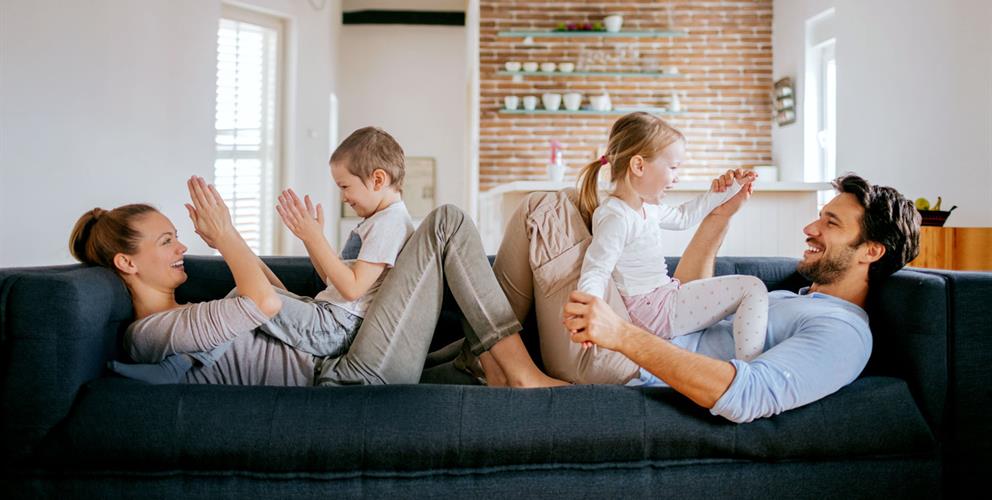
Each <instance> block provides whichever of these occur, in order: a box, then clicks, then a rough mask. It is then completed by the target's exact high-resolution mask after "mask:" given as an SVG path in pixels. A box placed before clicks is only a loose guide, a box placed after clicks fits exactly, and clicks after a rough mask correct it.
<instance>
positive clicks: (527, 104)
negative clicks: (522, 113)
mask: <svg viewBox="0 0 992 500" xmlns="http://www.w3.org/2000/svg"><path fill="white" fill-rule="evenodd" d="M523 102H524V109H526V110H527V111H534V110H535V109H537V96H533V95H528V96H524V99H523Z"/></svg>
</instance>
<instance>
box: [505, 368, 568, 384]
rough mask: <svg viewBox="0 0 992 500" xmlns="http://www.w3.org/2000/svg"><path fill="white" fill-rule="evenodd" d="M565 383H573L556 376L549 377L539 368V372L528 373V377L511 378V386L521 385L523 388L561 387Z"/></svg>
mask: <svg viewBox="0 0 992 500" xmlns="http://www.w3.org/2000/svg"><path fill="white" fill-rule="evenodd" d="M563 385H572V384H570V383H568V382H565V381H564V380H558V379H556V378H554V377H549V376H547V375H545V374H544V373H542V372H541V371H540V370H537V373H530V374H527V376H526V377H515V378H513V379H512V380H509V386H510V387H521V388H535V387H561V386H563Z"/></svg>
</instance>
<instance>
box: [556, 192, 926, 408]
mask: <svg viewBox="0 0 992 500" xmlns="http://www.w3.org/2000/svg"><path fill="white" fill-rule="evenodd" d="M834 187H835V189H837V191H838V193H839V194H838V195H837V196H836V197H835V198H834V199H833V200H832V201H830V203H828V204H827V205H826V206H824V207H823V209H822V210H821V212H820V216H819V218H817V219H816V220H815V221H813V222H811V223H810V224H809V225H807V226H806V227H805V228H804V229H803V232H804V233H805V234H806V243H807V246H808V249H807V250H806V252H804V253H803V258H802V260H801V261H800V262H799V265H798V266H797V270H798V272H799V273H800V274H802V275H803V276H804V277H806V278H807V279H809V280H810V281H811V282H812V285H811V286H809V287H807V288H804V289H802V290H800V291H799V293H798V294H796V293H792V292H787V291H775V292H771V293H770V294H769V306H768V337H767V340H766V343H765V346H766V349H765V351H764V352H763V353H762V354H761V355H760V356H758V357H757V358H756V359H754V360H753V361H751V362H750V363H747V362H743V361H740V360H737V359H732V357H733V353H734V343H733V335H732V333H731V324H730V321H728V320H724V321H722V322H720V323H718V324H716V325H714V326H712V327H710V328H707V329H705V330H703V331H701V332H697V333H693V334H690V335H686V336H683V337H678V338H676V339H673V340H672V341H671V342H669V341H668V340H665V339H662V338H660V337H657V336H655V335H653V334H651V333H649V332H647V331H645V330H643V329H640V328H638V327H636V326H634V325H632V324H631V323H629V322H627V321H624V320H623V319H621V318H620V317H619V316H618V315H617V314H616V312H615V311H613V310H612V309H611V308H610V307H609V306H608V305H606V303H605V302H603V301H602V300H601V299H598V298H596V297H593V296H590V295H587V294H584V293H581V292H578V291H576V292H573V293H572V294H571V295H570V297H569V303H568V304H566V305H565V308H564V311H563V321H564V323H565V326H566V327H567V328H568V329H569V330H570V331H571V332H572V341H574V342H583V341H589V342H592V343H594V344H596V345H599V346H601V347H604V348H607V349H612V350H614V351H617V352H620V353H621V354H624V355H625V356H627V357H628V358H630V359H631V360H632V361H633V362H634V363H637V364H638V365H640V366H641V377H640V383H643V384H646V385H668V386H671V387H672V388H674V389H675V390H677V391H679V392H680V393H682V394H684V395H685V396H687V397H688V398H689V399H691V400H692V401H694V402H695V403H696V404H698V405H700V406H703V407H705V408H709V409H710V411H711V412H712V413H713V414H714V415H721V416H723V417H725V418H727V419H729V420H731V421H734V422H750V421H751V420H754V419H755V418H761V417H767V416H771V415H775V414H778V413H781V412H783V411H785V410H789V409H792V408H796V407H799V406H802V405H805V404H808V403H811V402H813V401H816V400H818V399H820V398H823V397H824V396H827V395H829V394H831V393H833V392H835V391H837V390H838V389H840V388H841V387H843V386H845V385H847V384H849V383H851V382H852V381H854V379H856V378H857V376H858V375H859V374H860V373H861V371H862V370H863V369H864V367H865V365H866V364H867V362H868V357H869V355H870V354H871V332H870V330H869V327H868V316H867V314H866V313H865V311H864V307H865V300H866V298H867V296H868V289H869V286H875V285H876V283H878V282H879V281H881V280H883V279H885V278H886V277H887V276H889V275H890V274H892V273H893V272H895V271H897V270H899V269H900V268H902V267H903V266H904V265H905V264H906V263H907V262H909V261H910V260H912V259H913V258H915V257H916V255H917V252H918V248H919V232H920V229H919V227H920V215H919V213H918V212H917V211H916V209H915V208H914V207H913V205H912V203H910V202H909V201H908V200H906V198H904V197H903V196H902V195H901V194H899V192H898V191H896V190H895V189H892V188H889V187H880V186H873V185H871V184H870V183H869V182H868V181H866V180H864V179H862V178H861V177H858V176H856V175H847V176H844V177H840V178H838V179H836V180H835V181H834ZM746 197H747V193H746V192H744V193H742V194H741V195H740V196H738V197H735V199H733V200H731V201H729V202H728V203H727V205H725V206H724V207H721V208H722V210H719V211H714V213H713V214H711V215H710V216H709V217H708V218H707V219H706V220H705V221H704V222H703V223H702V224H701V225H700V228H699V230H698V231H697V233H696V235H695V237H694V238H693V240H692V242H691V243H690V244H689V247H688V248H686V251H685V256H684V257H683V261H682V262H680V264H679V269H678V270H677V271H676V278H679V279H680V280H681V281H682V282H686V281H688V280H692V279H699V278H705V277H709V276H710V275H712V268H713V260H714V258H715V256H716V250H717V249H718V248H719V246H720V243H721V242H722V240H723V236H724V234H725V233H726V229H727V224H728V222H729V219H730V216H732V215H733V213H734V212H735V211H736V210H737V208H738V207H739V206H740V204H741V203H743V200H744V199H746Z"/></svg>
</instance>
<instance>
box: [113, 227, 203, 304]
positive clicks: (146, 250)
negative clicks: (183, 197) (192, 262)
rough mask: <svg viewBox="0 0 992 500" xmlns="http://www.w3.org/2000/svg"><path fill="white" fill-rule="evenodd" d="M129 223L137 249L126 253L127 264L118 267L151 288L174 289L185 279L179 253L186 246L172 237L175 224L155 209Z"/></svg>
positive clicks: (183, 252) (174, 233)
mask: <svg viewBox="0 0 992 500" xmlns="http://www.w3.org/2000/svg"><path fill="white" fill-rule="evenodd" d="M133 224H134V229H135V230H136V231H138V233H140V234H141V241H139V242H138V251H137V252H135V254H134V255H129V256H127V258H128V260H129V264H130V265H129V266H126V268H125V269H121V271H123V272H124V273H125V274H127V275H130V276H132V277H133V278H134V279H137V280H139V281H141V282H142V283H144V284H146V285H148V286H150V287H152V288H157V289H161V290H166V291H168V290H175V289H176V288H177V287H178V286H179V285H181V284H183V283H184V282H185V281H186V270H185V269H184V268H183V254H185V253H186V250H188V248H186V245H183V244H182V243H180V242H179V239H178V238H177V237H176V227H175V226H173V225H172V221H170V220H169V218H168V217H166V216H164V215H162V214H161V213H159V212H149V213H147V214H145V215H143V216H141V217H138V218H137V219H135V220H134V222H133ZM118 267H120V266H118Z"/></svg>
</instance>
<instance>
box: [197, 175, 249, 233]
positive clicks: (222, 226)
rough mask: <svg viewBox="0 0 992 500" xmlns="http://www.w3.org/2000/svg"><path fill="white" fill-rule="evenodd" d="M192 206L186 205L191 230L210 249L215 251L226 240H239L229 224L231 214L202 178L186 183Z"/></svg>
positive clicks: (213, 188)
mask: <svg viewBox="0 0 992 500" xmlns="http://www.w3.org/2000/svg"><path fill="white" fill-rule="evenodd" d="M186 187H187V188H188V189H189V197H190V201H192V202H193V204H192V205H190V204H189V203H186V204H185V205H186V210H187V211H188V212H189V218H190V220H192V221H193V229H194V231H195V232H196V234H197V235H199V236H200V238H202V239H203V242H204V243H206V244H207V245H208V246H210V248H213V249H217V245H218V244H221V243H222V242H223V241H224V240H225V239H228V238H240V237H241V235H240V234H239V233H238V231H237V229H235V228H234V223H233V222H231V212H230V211H229V210H228V208H227V204H226V203H224V198H223V197H221V195H220V193H218V192H217V188H215V187H214V186H213V185H210V184H207V181H205V180H203V177H197V176H195V175H194V176H192V177H190V178H189V180H188V181H186Z"/></svg>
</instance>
